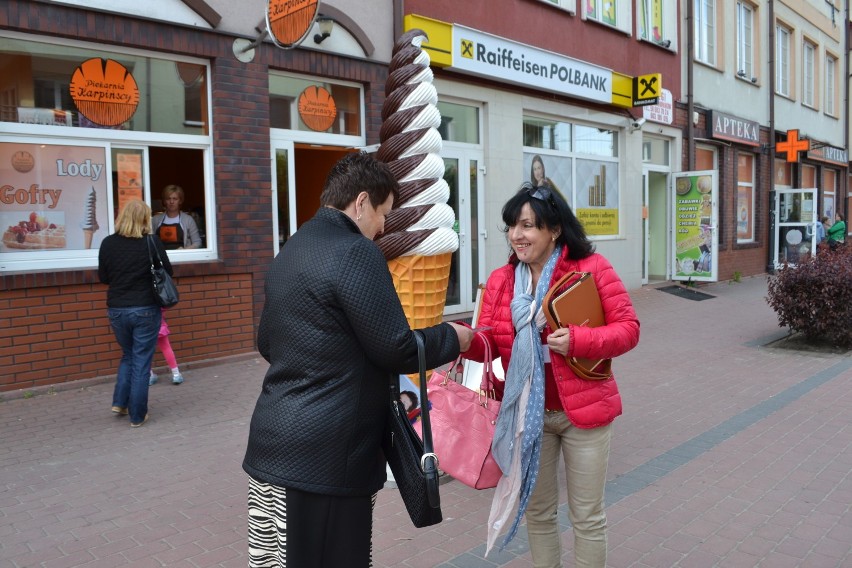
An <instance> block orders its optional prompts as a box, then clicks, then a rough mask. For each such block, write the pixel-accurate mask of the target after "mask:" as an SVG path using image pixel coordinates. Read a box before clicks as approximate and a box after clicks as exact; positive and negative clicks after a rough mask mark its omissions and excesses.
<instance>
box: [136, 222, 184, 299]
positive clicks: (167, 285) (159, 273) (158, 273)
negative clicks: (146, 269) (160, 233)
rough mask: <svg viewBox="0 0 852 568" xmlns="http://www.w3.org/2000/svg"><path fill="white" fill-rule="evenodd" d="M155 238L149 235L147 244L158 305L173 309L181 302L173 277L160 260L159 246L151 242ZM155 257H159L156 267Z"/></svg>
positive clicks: (146, 239) (146, 240)
mask: <svg viewBox="0 0 852 568" xmlns="http://www.w3.org/2000/svg"><path fill="white" fill-rule="evenodd" d="M153 238H154V237H152V236H151V235H148V236H147V237H146V238H145V242H146V243H147V244H148V260H149V261H150V263H151V278H152V280H153V284H154V296H155V297H156V298H157V303H158V304H159V305H160V306H162V307H164V308H171V307H172V306H174V305H175V304H177V303H178V302H179V301H180V296H179V295H178V291H177V286H175V283H174V281H172V277H171V276H169V273H168V272H166V269H165V268H163V260H162V259H161V258H160V251H158V250H157V246H156V245H155V244H153V243H152V242H151V240H152V239H153ZM151 248H153V249H154V254H151ZM154 255H156V256H157V264H159V266H154Z"/></svg>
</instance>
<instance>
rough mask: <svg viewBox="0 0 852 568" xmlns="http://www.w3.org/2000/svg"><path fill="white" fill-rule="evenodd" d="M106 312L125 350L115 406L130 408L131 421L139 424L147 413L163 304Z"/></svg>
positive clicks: (128, 411) (108, 310)
mask: <svg viewBox="0 0 852 568" xmlns="http://www.w3.org/2000/svg"><path fill="white" fill-rule="evenodd" d="M107 313H108V314H109V324H110V326H111V327H112V331H113V333H114V334H115V339H116V341H118V344H119V345H120V346H121V353H122V354H121V362H120V363H119V364H118V377H116V380H115V390H114V391H113V394H112V405H113V406H120V407H122V408H127V413H128V414H129V415H130V422H131V423H134V424H138V423H139V422H142V421H143V420H144V419H145V415H146V414H148V376H149V374H150V373H151V359H152V358H153V356H154V350H155V349H156V348H157V334H158V333H159V332H160V319H161V318H162V314H161V313H160V306H141V307H135V308H108V309H107Z"/></svg>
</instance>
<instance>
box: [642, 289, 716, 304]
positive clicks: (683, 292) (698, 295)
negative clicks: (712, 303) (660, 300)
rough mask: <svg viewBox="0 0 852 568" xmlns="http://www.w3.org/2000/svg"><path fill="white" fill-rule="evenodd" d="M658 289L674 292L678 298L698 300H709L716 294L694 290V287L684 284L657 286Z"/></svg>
mask: <svg viewBox="0 0 852 568" xmlns="http://www.w3.org/2000/svg"><path fill="white" fill-rule="evenodd" d="M657 290H659V291H661V292H667V293H669V294H673V295H675V296H677V297H678V298H686V299H687V300H695V301H696V302H700V301H701V300H709V299H710V298H715V297H716V296H711V295H710V294H706V293H704V292H699V291H698V290H693V289H692V288H686V287H684V286H678V285H674V286H663V287H662V288H657Z"/></svg>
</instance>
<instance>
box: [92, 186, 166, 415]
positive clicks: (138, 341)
mask: <svg viewBox="0 0 852 568" xmlns="http://www.w3.org/2000/svg"><path fill="white" fill-rule="evenodd" d="M150 233H151V209H150V207H148V205H147V204H146V203H145V202H144V201H141V200H138V199H134V200H133V201H129V202H128V203H127V204H126V205H125V206H124V208H123V209H122V210H121V212H120V213H119V214H118V218H117V219H116V221H115V233H114V234H112V235H109V236H108V237H106V238H105V239H104V240H103V242H102V243H101V247H100V251H99V252H98V277H99V278H100V281H101V282H102V283H104V284H106V285H108V286H109V288H108V290H107V313H108V315H109V323H110V326H111V327H112V331H113V333H114V334H115V339H116V341H117V342H118V345H119V346H120V347H121V353H122V354H121V361H120V362H119V365H118V376H117V377H116V380H115V389H114V391H113V395H112V411H113V412H114V413H116V414H117V415H118V416H125V415H127V414H129V415H130V426H131V427H133V428H137V427H139V426H142V425H143V424H144V423H145V422H146V421H147V420H148V374H149V373H150V371H151V359H152V357H153V355H154V349H155V348H156V347H157V334H158V332H159V330H160V317H161V315H160V305H159V304H158V301H157V298H156V296H155V294H154V283H153V276H152V275H151V261H150V260H149V256H148V246H149V242H150V243H152V244H153V245H154V246H155V247H156V249H157V252H159V255H160V260H161V262H162V265H163V268H164V269H165V270H166V272H168V273H169V274H170V275H171V274H172V265H171V263H170V262H169V257H168V255H167V254H166V250H165V249H164V248H163V243H162V242H160V240H159V239H153V238H150V237H147V236H146V235H149V234H150ZM146 241H149V242H146Z"/></svg>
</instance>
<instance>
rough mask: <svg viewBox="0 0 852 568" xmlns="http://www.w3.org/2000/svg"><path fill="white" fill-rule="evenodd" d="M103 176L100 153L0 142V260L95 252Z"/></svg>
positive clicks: (103, 220)
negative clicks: (23, 158)
mask: <svg viewBox="0 0 852 568" xmlns="http://www.w3.org/2000/svg"><path fill="white" fill-rule="evenodd" d="M22 155H27V156H29V157H28V158H27V160H26V162H27V167H21V165H20V162H21V156H22ZM30 162H31V163H32V167H30ZM107 175H108V172H107V169H106V149H105V148H104V147H100V146H65V145H60V144H22V143H12V142H0V231H2V232H3V235H2V243H1V244H0V254H3V253H6V254H9V253H33V252H38V251H67V250H87V249H92V248H94V249H96V248H98V246H99V244H100V241H101V240H102V239H103V237H104V236H106V233H107V231H106V230H103V229H102V228H101V227H108V226H109V223H108V221H107V211H108V209H107Z"/></svg>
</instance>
